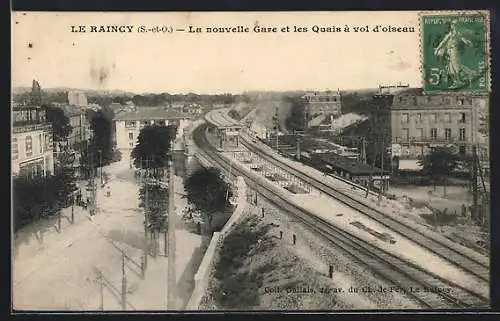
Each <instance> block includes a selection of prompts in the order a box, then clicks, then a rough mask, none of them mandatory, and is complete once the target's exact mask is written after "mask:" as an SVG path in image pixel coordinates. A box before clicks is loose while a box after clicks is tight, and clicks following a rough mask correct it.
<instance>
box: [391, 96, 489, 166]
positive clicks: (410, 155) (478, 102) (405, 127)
mask: <svg viewBox="0 0 500 321" xmlns="http://www.w3.org/2000/svg"><path fill="white" fill-rule="evenodd" d="M488 105H489V99H488V97H487V96H479V95H478V96H473V95H463V94H462V95H460V94H434V95H424V94H422V93H421V92H420V93H401V94H398V95H395V96H394V101H393V104H392V108H391V138H392V150H393V156H394V157H398V158H399V159H400V160H414V161H415V162H416V161H417V160H418V159H420V158H422V156H423V155H425V154H427V153H428V152H429V151H430V150H431V149H432V148H434V147H439V146H446V147H450V148H452V149H454V150H455V151H456V152H457V153H459V154H460V155H463V156H465V155H470V154H471V152H472V145H473V144H474V145H476V146H477V147H478V149H477V150H478V155H479V157H480V159H486V158H489V146H488V142H487V139H485V138H484V137H482V136H485V135H482V134H481V133H480V127H481V124H480V123H481V120H480V119H479V118H480V117H478V112H479V109H481V108H482V109H486V110H487V109H488ZM486 136H487V135H486Z"/></svg>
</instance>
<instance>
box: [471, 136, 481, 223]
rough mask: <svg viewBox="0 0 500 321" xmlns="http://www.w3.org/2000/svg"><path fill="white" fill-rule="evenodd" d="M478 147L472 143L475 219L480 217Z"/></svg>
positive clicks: (473, 209)
mask: <svg viewBox="0 0 500 321" xmlns="http://www.w3.org/2000/svg"><path fill="white" fill-rule="evenodd" d="M477 165H478V164H477V147H476V145H475V144H474V145H472V182H471V183H472V211H471V216H472V219H473V220H477V219H478V193H479V188H478V184H477V172H478V170H477V167H478V166H477Z"/></svg>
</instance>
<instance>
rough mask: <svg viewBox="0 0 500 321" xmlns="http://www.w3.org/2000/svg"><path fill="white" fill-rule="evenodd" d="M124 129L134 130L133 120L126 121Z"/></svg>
mask: <svg viewBox="0 0 500 321" xmlns="http://www.w3.org/2000/svg"><path fill="white" fill-rule="evenodd" d="M125 128H135V120H126V121H125Z"/></svg>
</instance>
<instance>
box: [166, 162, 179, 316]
mask: <svg viewBox="0 0 500 321" xmlns="http://www.w3.org/2000/svg"><path fill="white" fill-rule="evenodd" d="M168 165H169V166H168V168H169V182H168V185H169V196H168V263H167V264H168V278H167V282H168V285H167V295H168V298H167V310H175V307H176V306H175V303H176V302H175V301H176V282H177V279H176V276H175V223H176V213H175V204H174V172H173V165H172V161H169V164H168Z"/></svg>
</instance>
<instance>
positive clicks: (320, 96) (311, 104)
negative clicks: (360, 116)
mask: <svg viewBox="0 0 500 321" xmlns="http://www.w3.org/2000/svg"><path fill="white" fill-rule="evenodd" d="M302 101H303V102H304V104H305V113H306V121H309V120H311V119H312V118H314V117H317V116H319V115H325V116H330V115H333V116H334V117H335V116H340V114H341V113H342V101H341V97H340V92H339V91H337V92H331V91H326V92H312V93H307V94H305V95H304V96H302Z"/></svg>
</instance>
